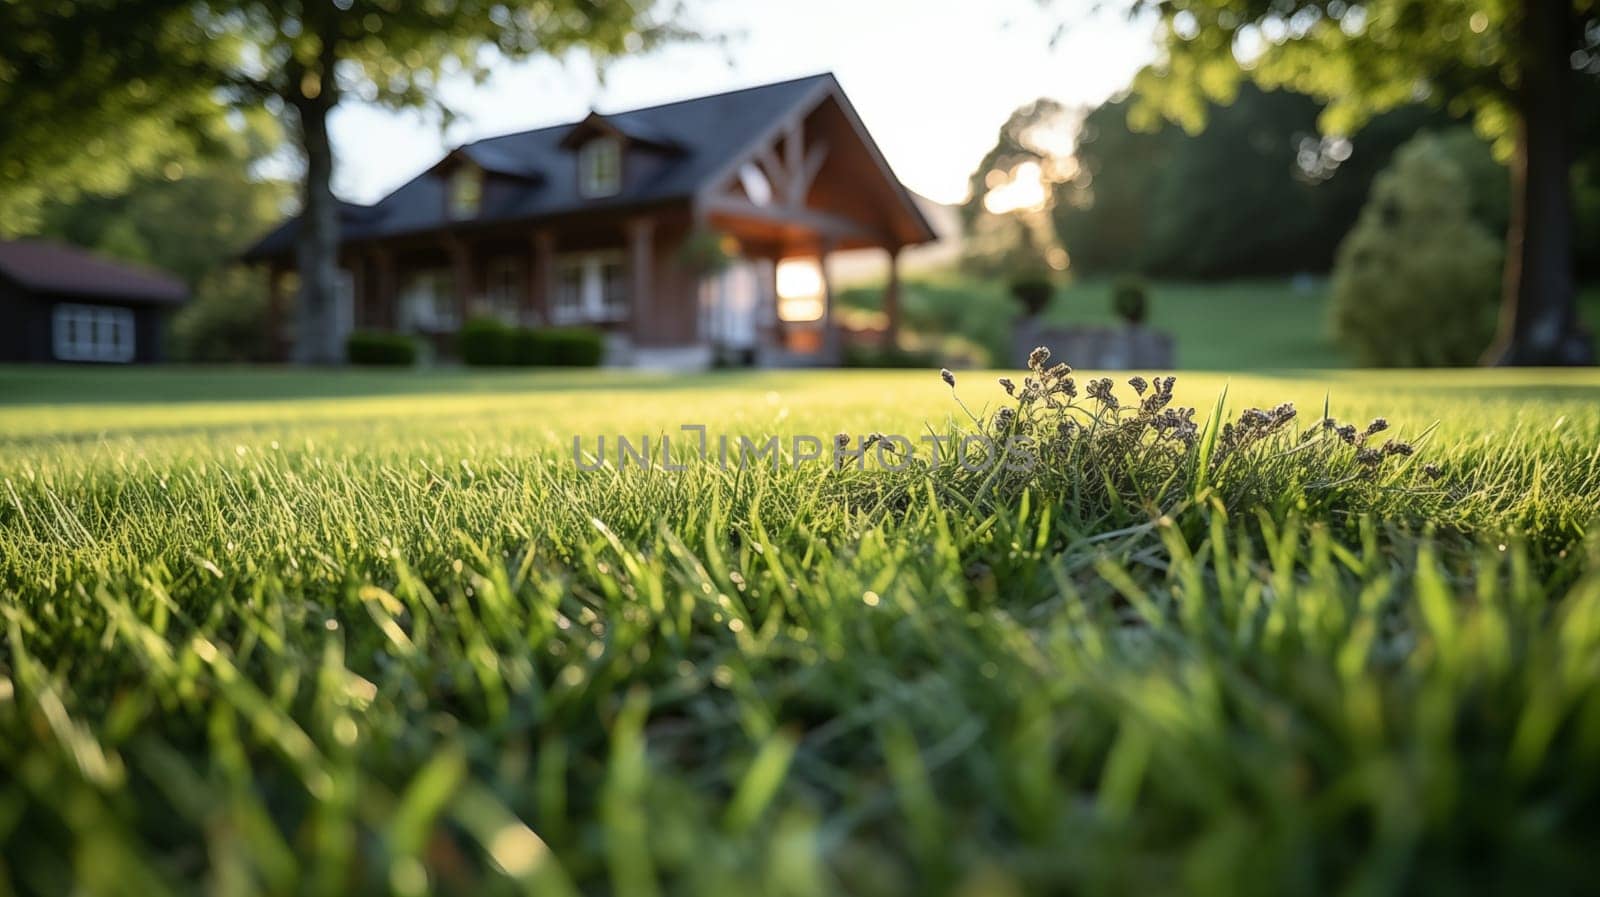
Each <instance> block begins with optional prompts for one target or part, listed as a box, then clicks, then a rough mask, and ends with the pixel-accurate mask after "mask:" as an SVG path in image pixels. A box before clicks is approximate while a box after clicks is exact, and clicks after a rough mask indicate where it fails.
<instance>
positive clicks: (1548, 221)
mask: <svg viewBox="0 0 1600 897" xmlns="http://www.w3.org/2000/svg"><path fill="white" fill-rule="evenodd" d="M1132 8H1133V9H1134V10H1135V11H1137V12H1143V13H1150V14H1153V15H1154V16H1155V17H1156V18H1157V19H1158V21H1159V23H1160V30H1159V37H1158V40H1159V43H1160V46H1161V51H1162V52H1161V57H1160V58H1159V60H1158V61H1157V62H1156V63H1155V64H1153V65H1151V66H1149V67H1147V68H1146V69H1145V70H1144V71H1142V72H1141V73H1140V74H1139V76H1138V78H1137V79H1136V81H1135V88H1136V92H1137V95H1138V96H1139V98H1140V102H1139V104H1138V105H1137V106H1136V108H1135V109H1134V110H1133V115H1134V121H1135V124H1136V125H1146V126H1148V125H1151V124H1153V123H1154V122H1155V121H1156V120H1157V119H1158V118H1159V117H1166V118H1169V119H1171V120H1173V121H1175V122H1177V123H1179V124H1180V125H1182V126H1183V127H1184V128H1186V129H1188V130H1191V131H1197V130H1199V129H1200V128H1202V127H1203V126H1204V125H1205V118H1206V109H1207V103H1206V101H1208V100H1210V101H1215V102H1220V103H1223V104H1226V103H1230V102H1231V101H1232V100H1233V98H1234V97H1235V95H1236V94H1237V91H1238V89H1239V85H1240V84H1241V83H1242V82H1243V81H1245V80H1252V81H1254V82H1255V83H1257V84H1259V85H1261V86H1264V87H1269V88H1271V87H1287V88H1292V89H1295V90H1298V91H1302V92H1305V93H1309V94H1312V95H1314V96H1317V97H1318V98H1320V99H1322V100H1324V101H1325V102H1326V104H1327V105H1326V107H1325V108H1324V110H1323V112H1322V116H1321V123H1322V127H1323V130H1324V131H1325V132H1329V133H1350V132H1353V131H1354V130H1355V129H1356V128H1357V127H1358V126H1359V125H1360V124H1361V123H1362V122H1364V121H1366V120H1367V119H1369V118H1370V117H1372V116H1373V115H1375V114H1378V113H1381V112H1383V111H1386V110H1390V109H1394V108H1396V107H1399V106H1402V105H1405V104H1407V103H1412V102H1417V101H1427V102H1431V103H1434V104H1437V105H1439V106H1441V107H1443V108H1444V109H1446V110H1447V111H1449V112H1451V113H1452V114H1455V115H1457V116H1463V117H1464V116H1471V118H1472V119H1473V121H1474V122H1475V123H1476V125H1477V128H1478V130H1479V132H1480V133H1481V134H1483V135H1485V136H1486V137H1489V138H1491V139H1493V140H1494V141H1495V142H1496V146H1497V147H1498V149H1499V151H1500V153H1501V155H1502V157H1503V158H1506V159H1508V160H1509V161H1510V163H1511V165H1510V168H1511V175H1512V180H1513V189H1512V203H1511V216H1510V224H1509V227H1508V229H1507V233H1506V245H1507V249H1508V251H1507V253H1506V264H1507V268H1506V276H1505V295H1504V298H1503V301H1502V308H1503V312H1502V319H1501V328H1500V334H1499V336H1498V338H1497V340H1496V344H1495V346H1494V347H1493V348H1492V349H1491V352H1490V355H1489V356H1487V357H1486V358H1487V360H1494V361H1500V362H1505V363H1514V364H1569V363H1587V362H1589V361H1591V360H1592V359H1593V358H1594V348H1593V345H1592V343H1591V341H1590V338H1589V335H1588V334H1587V333H1586V332H1585V331H1584V330H1583V328H1582V326H1581V325H1580V324H1579V322H1578V318H1577V307H1576V291H1575V285H1574V280H1573V269H1574V247H1573V235H1574V231H1575V226H1574V219H1573V197H1572V189H1571V184H1570V183H1569V181H1568V177H1569V172H1570V169H1571V165H1572V156H1573V132H1574V129H1575V122H1574V118H1575V114H1576V113H1577V111H1578V109H1579V107H1578V105H1577V104H1576V103H1575V97H1576V96H1578V94H1579V92H1580V91H1581V90H1583V89H1584V87H1583V85H1584V83H1585V82H1587V83H1589V84H1592V83H1593V81H1594V80H1595V76H1597V75H1600V3H1597V2H1596V0H1365V2H1359V3H1357V2H1350V0H1134V2H1133V3H1132Z"/></svg>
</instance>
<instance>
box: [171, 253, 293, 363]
mask: <svg viewBox="0 0 1600 897" xmlns="http://www.w3.org/2000/svg"><path fill="white" fill-rule="evenodd" d="M268 329H269V328H268V327H267V289H266V284H264V283H263V282H262V278H261V277H259V276H257V275H256V274H255V272H252V271H250V270H248V269H246V268H229V269H225V270H221V271H216V272H213V273H212V274H210V275H207V276H206V277H205V278H204V279H203V280H201V281H200V284H199V286H198V287H196V288H195V295H194V298H193V299H192V300H190V302H189V304H188V305H185V306H184V307H183V308H182V309H181V310H180V311H179V312H178V313H177V314H176V315H174V316H173V318H172V329H171V332H170V342H169V346H170V348H171V350H172V357H173V359H174V360H176V361H189V362H203V363H208V364H217V363H226V362H245V361H266V360H267V354H268V350H269V348H270V347H269V346H268V345H267V334H268Z"/></svg>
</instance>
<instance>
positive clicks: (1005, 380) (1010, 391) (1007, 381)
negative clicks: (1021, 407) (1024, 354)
mask: <svg viewBox="0 0 1600 897" xmlns="http://www.w3.org/2000/svg"><path fill="white" fill-rule="evenodd" d="M1000 385H1001V386H1002V387H1004V389H1005V391H1006V395H1008V396H1014V395H1016V394H1017V384H1015V383H1012V382H1011V378H1010V377H1001V378H1000Z"/></svg>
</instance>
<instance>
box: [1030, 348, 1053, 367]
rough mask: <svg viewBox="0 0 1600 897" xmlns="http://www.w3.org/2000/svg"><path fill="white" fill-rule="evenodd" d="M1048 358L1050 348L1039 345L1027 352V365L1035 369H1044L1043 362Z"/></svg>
mask: <svg viewBox="0 0 1600 897" xmlns="http://www.w3.org/2000/svg"><path fill="white" fill-rule="evenodd" d="M1049 360H1050V350H1049V349H1047V348H1045V347H1044V346H1040V347H1038V348H1037V349H1034V350H1033V351H1032V352H1029V353H1028V367H1029V368H1030V369H1032V370H1035V371H1041V370H1044V363H1045V362H1047V361H1049Z"/></svg>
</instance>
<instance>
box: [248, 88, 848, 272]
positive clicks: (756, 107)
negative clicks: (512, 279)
mask: <svg viewBox="0 0 1600 897" xmlns="http://www.w3.org/2000/svg"><path fill="white" fill-rule="evenodd" d="M835 83H836V82H835V81H834V78H833V76H832V75H830V74H821V75H811V76H809V77H805V78H797V79H795V80H792V81H780V82H778V83H776V84H765V85H761V86H759V87H750V88H746V89H744V90H735V91H731V92H729V93H720V94H714V95H712V96H707V97H697V98H694V99H690V100H680V101H678V102H674V103H666V104H664V105H660V106H651V107H649V108H645V109H634V110H631V111H628V112H617V113H613V114H610V115H605V116H603V118H604V120H605V121H606V122H607V123H608V124H610V125H612V126H613V127H615V128H616V129H617V130H618V131H620V132H622V133H623V134H627V135H634V136H635V137H636V138H638V139H641V140H642V141H645V142H648V143H651V144H655V145H656V148H657V149H660V148H663V147H670V148H671V150H672V151H671V152H664V153H661V154H660V159H661V160H662V164H659V165H655V166H651V167H650V170H649V171H648V173H647V174H646V175H645V176H643V177H640V178H638V179H637V180H636V181H635V182H633V183H629V184H627V185H625V188H624V189H623V191H622V192H621V193H618V194H616V195H615V196H608V197H604V198H599V199H590V198H585V197H582V196H579V194H578V183H577V168H576V164H575V162H574V161H573V154H572V151H571V150H568V149H563V148H562V146H561V142H562V140H563V138H565V137H566V136H567V134H568V133H569V132H570V131H571V130H572V128H573V127H574V126H575V125H577V124H581V122H575V123H568V124H564V125H556V126H554V127H548V128H539V129H537V130H533V131H523V132H521V133H517V134H507V135H505V136H502V137H490V138H487V139H484V140H479V141H476V142H473V143H469V144H467V145H466V146H463V147H461V148H460V150H458V152H459V153H461V154H463V155H465V156H466V157H467V158H469V159H472V160H473V161H474V162H475V163H477V164H478V165H479V166H481V167H482V168H484V169H485V170H486V171H490V172H496V173H500V174H511V175H516V176H518V177H519V178H520V179H522V180H523V183H521V184H519V185H518V186H517V188H516V189H510V190H496V191H494V192H493V193H490V192H486V193H485V195H484V205H483V208H482V209H480V210H479V213H478V215H477V216H476V217H475V218H474V219H473V221H474V223H480V222H495V221H509V220H521V219H531V218H541V217H546V216H552V215H560V214H562V213H565V212H575V211H579V210H595V209H614V208H624V207H629V206H639V205H648V204H654V203H659V202H665V201H670V200H679V199H688V198H689V197H691V196H693V195H694V193H695V191H697V190H699V189H700V188H701V187H703V186H705V184H706V182H707V181H708V180H709V179H710V178H712V177H714V176H716V175H717V174H718V173H720V172H721V171H722V170H723V169H724V168H725V166H726V165H727V164H728V163H729V162H731V161H732V160H733V159H734V158H735V157H737V155H738V154H739V153H741V152H743V151H745V150H746V149H748V148H749V147H750V146H751V145H752V144H753V143H754V142H755V141H756V140H757V139H758V138H760V137H761V136H762V135H764V134H766V133H767V132H769V131H770V130H771V129H772V128H773V127H775V126H776V125H777V124H778V123H779V122H780V121H781V120H782V119H783V117H784V116H785V115H787V114H788V113H789V112H791V111H792V110H793V109H794V108H795V107H796V106H797V105H798V104H800V103H802V102H805V101H806V100H808V99H810V98H813V97H816V96H818V94H819V92H821V91H822V90H824V89H825V87H826V86H828V85H833V84H835ZM647 151H650V150H648V149H647ZM436 168H437V166H435V167H434V168H430V169H429V170H428V171H426V172H424V173H422V174H420V175H418V176H417V177H415V178H412V179H411V180H410V181H408V182H407V183H406V184H404V185H403V186H401V187H400V188H399V189H397V190H395V191H394V192H393V193H391V194H389V195H388V196H386V197H384V198H383V199H382V200H380V201H379V202H378V203H376V204H375V205H372V206H358V205H354V204H351V203H341V204H340V214H339V224H340V231H341V234H340V236H341V238H342V239H345V240H361V239H370V238H373V237H384V236H396V235H400V234H406V233H414V232H418V231H427V230H433V229H436V228H440V227H444V226H446V225H448V224H451V223H452V222H450V221H448V220H447V219H446V218H445V196H444V191H445V185H446V179H445V178H444V177H441V176H440V174H439V173H438V172H437V171H436ZM296 224H297V223H296V221H295V220H294V219H290V220H289V221H286V222H284V223H283V224H281V225H279V226H278V227H277V229H275V230H273V231H272V232H271V233H269V234H268V235H267V236H265V237H264V238H262V240H261V241H260V242H259V243H257V244H256V245H255V246H253V247H251V248H250V250H249V251H248V252H246V253H245V258H247V259H251V258H263V257H267V256H273V255H280V254H284V253H288V252H292V251H293V249H294V237H295V230H296Z"/></svg>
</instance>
